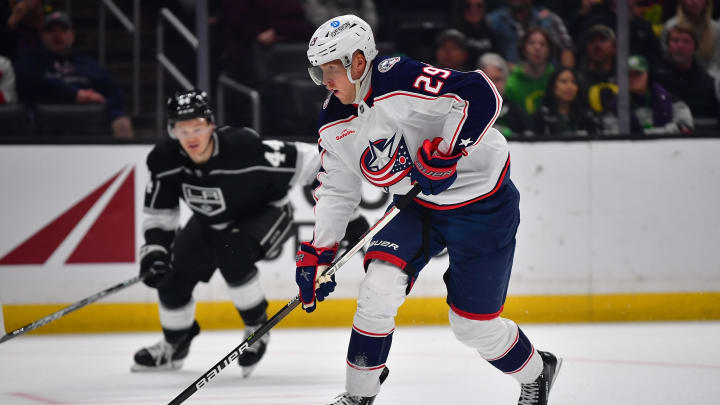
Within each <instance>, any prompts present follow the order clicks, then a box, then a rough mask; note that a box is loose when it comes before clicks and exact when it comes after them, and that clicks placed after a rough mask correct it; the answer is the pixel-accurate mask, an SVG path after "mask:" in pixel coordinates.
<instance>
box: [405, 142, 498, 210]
mask: <svg viewBox="0 0 720 405" xmlns="http://www.w3.org/2000/svg"><path fill="white" fill-rule="evenodd" d="M508 168H510V155H508V158H507V161H505V168H503V171H502V173H500V177H499V178H498V181H497V183H495V187H494V188H493V189H492V190H490V191H488V192H487V193H485V194H483V195H481V196H479V197H476V198H473V199H472V200H468V201H464V202H461V203H457V204H450V205H439V204H433V203H431V202H429V201H424V200H421V199H419V198H417V197H416V198H414V199H413V201H415V202H416V203H418V204H420V205H422V206H423V207H425V208H430V209H433V210H441V211H445V210H452V209H455V208H460V207H464V206H466V205H469V204H472V203H474V202H477V201H480V200H484V199H486V198H488V197H490V196H491V195H493V194H495V193H496V192H497V191H498V190H499V189H500V186H501V185H502V183H503V180H504V179H505V175H507V171H508Z"/></svg>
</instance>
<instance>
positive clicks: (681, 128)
mask: <svg viewBox="0 0 720 405" xmlns="http://www.w3.org/2000/svg"><path fill="white" fill-rule="evenodd" d="M628 69H629V71H630V86H629V87H630V107H631V109H632V110H631V114H630V122H631V131H632V133H644V134H645V135H660V134H668V135H671V134H672V135H675V134H689V133H692V131H693V116H692V113H691V112H690V108H689V107H688V105H687V104H685V102H684V101H682V100H680V99H678V98H676V97H675V96H674V95H672V94H671V93H670V92H669V91H667V90H666V89H665V88H664V87H662V86H661V85H660V84H658V83H656V82H654V81H653V80H651V79H650V76H649V70H648V62H647V59H645V57H643V56H640V55H632V56H630V58H628ZM616 106H617V99H616V98H613V99H612V100H611V104H610V105H609V108H606V109H605V110H606V111H615V110H616ZM603 125H604V132H605V133H608V134H617V133H619V125H618V122H617V118H616V116H615V114H612V115H609V114H608V115H606V117H605V120H604V121H603Z"/></svg>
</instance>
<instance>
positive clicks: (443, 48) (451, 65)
mask: <svg viewBox="0 0 720 405" xmlns="http://www.w3.org/2000/svg"><path fill="white" fill-rule="evenodd" d="M468 61H469V55H468V50H467V45H466V41H465V35H463V33H462V32H460V31H458V30H456V29H454V28H451V29H448V30H445V31H443V32H441V33H440V35H438V37H437V39H436V41H435V66H437V67H441V68H445V69H453V70H460V71H463V72H464V71H467V70H469V69H468V68H469V66H468Z"/></svg>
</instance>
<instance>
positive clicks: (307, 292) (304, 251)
mask: <svg viewBox="0 0 720 405" xmlns="http://www.w3.org/2000/svg"><path fill="white" fill-rule="evenodd" d="M337 248H338V245H337V244H335V246H333V247H331V248H316V247H315V246H313V245H311V244H309V243H307V242H303V243H302V244H300V250H298V252H297V256H296V257H295V265H296V266H297V267H296V268H295V282H296V283H297V285H298V287H300V301H302V307H303V309H304V310H305V311H306V312H308V313H310V312H312V311H314V310H315V307H316V306H317V305H316V302H315V301H316V300H317V301H323V300H324V299H325V297H327V296H328V295H330V293H331V292H333V291H334V290H335V286H336V285H337V283H336V282H335V275H332V276H329V277H328V276H324V277H322V276H320V275H321V274H322V272H323V271H324V270H325V269H326V268H327V267H328V265H329V264H330V263H331V262H332V260H333V258H335V253H336V252H337Z"/></svg>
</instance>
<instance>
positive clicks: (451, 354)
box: [0, 322, 720, 405]
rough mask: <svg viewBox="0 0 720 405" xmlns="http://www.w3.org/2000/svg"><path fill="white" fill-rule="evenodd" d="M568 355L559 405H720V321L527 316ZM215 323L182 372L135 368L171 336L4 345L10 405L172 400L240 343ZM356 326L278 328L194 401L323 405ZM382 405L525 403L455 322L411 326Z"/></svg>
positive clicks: (1, 394) (0, 380) (536, 338)
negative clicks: (250, 365) (540, 319)
mask: <svg viewBox="0 0 720 405" xmlns="http://www.w3.org/2000/svg"><path fill="white" fill-rule="evenodd" d="M523 330H524V331H525V333H526V334H527V335H528V336H529V337H530V339H531V340H532V341H533V343H534V344H535V346H536V347H537V348H539V349H541V350H550V351H553V352H555V353H557V354H558V355H560V356H562V357H563V358H564V359H565V362H564V363H563V368H562V370H561V372H560V374H559V377H558V379H557V381H556V386H555V387H554V389H553V392H552V395H551V398H550V399H551V400H550V404H552V405H560V404H567V405H570V404H572V405H576V404H582V405H600V404H602V405H608V404H612V405H618V404H652V405H663V404H667V405H676V404H720V344H718V343H720V322H704V323H702V322H698V323H696V322H686V323H685V322H683V323H622V324H562V325H524V326H523ZM241 336H242V333H241V332H240V331H239V330H238V331H203V332H202V333H201V334H200V336H198V338H197V339H196V340H195V341H194V342H193V347H192V350H191V352H190V356H189V357H188V359H187V360H186V362H185V366H184V367H183V369H182V370H180V371H176V372H165V373H130V365H131V362H132V355H133V353H134V352H135V350H137V349H138V348H140V347H141V346H145V345H149V344H152V343H155V341H157V339H159V334H150V333H142V334H98V335H37V336H35V335H31V336H20V337H17V338H15V339H12V340H10V341H7V342H5V343H3V344H1V345H0V404H2V405H15V404H17V405H25V404H28V405H42V404H60V405H68V404H82V405H86V404H98V405H147V404H166V403H167V402H169V401H170V400H171V399H172V398H174V397H175V396H176V395H177V394H179V393H180V392H181V391H182V390H184V389H185V387H187V386H188V385H189V384H191V383H192V382H193V381H195V379H197V378H198V377H199V376H200V375H201V374H203V373H204V372H205V371H207V370H208V369H210V367H212V366H213V365H214V364H215V363H216V362H217V361H219V360H220V359H221V358H222V357H223V356H225V354H227V353H228V352H229V351H230V350H232V349H233V348H234V347H235V346H236V345H237V344H239V343H240V339H241ZM349 336H350V331H349V329H277V330H273V331H272V338H271V341H270V345H269V347H268V352H267V355H266V357H265V358H264V359H263V361H262V362H261V363H260V365H259V366H258V367H257V368H256V369H255V371H254V373H253V375H252V376H251V377H250V378H248V379H245V380H244V379H242V376H241V372H240V368H239V367H237V366H235V365H232V366H230V367H228V368H226V369H225V370H223V371H222V372H221V373H220V374H219V375H218V376H217V377H215V379H213V380H212V381H211V383H210V384H209V385H208V386H206V387H205V388H203V389H201V390H200V391H198V392H197V393H195V394H194V395H193V396H192V397H191V398H190V399H188V400H187V401H186V402H185V403H186V404H210V405H225V404H234V405H238V404H240V405H241V404H253V405H255V404H258V405H281V404H283V405H285V404H288V405H299V404H307V405H320V404H325V403H327V402H328V401H329V400H330V399H332V398H333V397H334V396H335V395H336V394H339V393H340V392H342V391H343V390H344V378H345V361H344V359H345V353H346V350H347V342H348V338H349ZM388 366H389V367H390V370H391V372H390V376H389V378H388V380H387V381H386V382H385V385H384V387H383V390H382V392H381V393H380V395H379V396H378V399H377V401H376V402H375V404H376V405H386V404H401V405H413V404H433V405H434V404H443V405H444V404H451V405H454V404H488V405H503V404H507V405H510V404H516V403H517V396H518V395H519V387H518V385H517V383H516V382H515V380H514V379H512V378H511V377H508V376H505V375H502V374H501V373H499V372H498V371H497V370H495V369H494V368H492V367H491V366H490V365H489V364H487V363H486V362H484V361H483V360H482V359H480V357H479V356H478V355H477V353H475V352H474V351H473V350H472V349H469V348H467V347H465V346H463V345H462V344H461V343H459V342H457V341H456V340H455V339H454V337H453V335H452V332H451V330H450V328H449V327H403V326H400V327H399V328H398V329H397V330H396V332H395V335H394V338H393V348H392V350H391V353H390V358H389V360H388Z"/></svg>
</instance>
